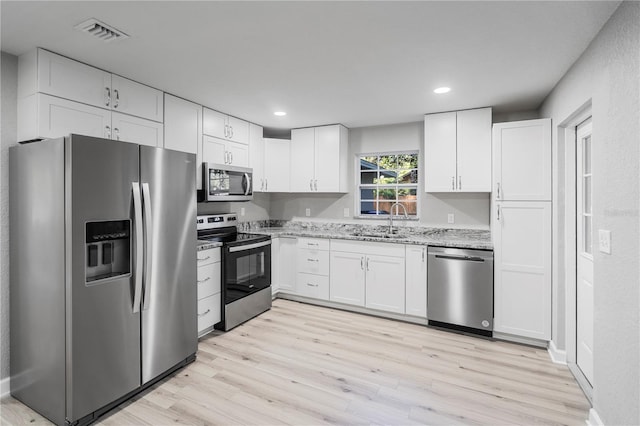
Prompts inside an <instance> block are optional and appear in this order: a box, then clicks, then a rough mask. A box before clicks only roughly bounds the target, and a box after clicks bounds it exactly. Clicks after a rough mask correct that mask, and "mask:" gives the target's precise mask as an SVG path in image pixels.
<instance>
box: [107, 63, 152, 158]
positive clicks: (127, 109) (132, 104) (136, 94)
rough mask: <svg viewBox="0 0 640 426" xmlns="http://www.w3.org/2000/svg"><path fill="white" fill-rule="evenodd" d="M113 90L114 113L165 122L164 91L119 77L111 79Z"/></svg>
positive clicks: (112, 107)
mask: <svg viewBox="0 0 640 426" xmlns="http://www.w3.org/2000/svg"><path fill="white" fill-rule="evenodd" d="M111 90H112V93H111V98H112V99H111V109H113V110H114V111H120V112H122V113H125V114H130V115H135V116H136V117H142V118H146V119H147V120H153V121H158V122H162V121H163V117H164V102H163V99H164V98H163V94H162V91H160V90H157V89H154V88H153V87H149V86H145V85H144V84H140V83H136V82H135V81H132V80H129V79H126V78H123V77H120V76H119V75H113V76H112V77H111ZM160 146H162V145H160Z"/></svg>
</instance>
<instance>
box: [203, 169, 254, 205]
mask: <svg viewBox="0 0 640 426" xmlns="http://www.w3.org/2000/svg"><path fill="white" fill-rule="evenodd" d="M202 173H203V176H202V186H203V190H204V201H249V200H252V199H253V176H252V174H253V170H252V169H250V168H247V167H236V166H230V165H228V164H214V163H203V164H202Z"/></svg>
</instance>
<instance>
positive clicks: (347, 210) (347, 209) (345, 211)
mask: <svg viewBox="0 0 640 426" xmlns="http://www.w3.org/2000/svg"><path fill="white" fill-rule="evenodd" d="M344 217H349V207H345V208H344Z"/></svg>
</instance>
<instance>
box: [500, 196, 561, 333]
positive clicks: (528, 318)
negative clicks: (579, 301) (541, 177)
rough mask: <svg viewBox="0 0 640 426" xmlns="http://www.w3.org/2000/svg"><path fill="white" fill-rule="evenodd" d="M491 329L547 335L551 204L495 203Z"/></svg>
mask: <svg viewBox="0 0 640 426" xmlns="http://www.w3.org/2000/svg"><path fill="white" fill-rule="evenodd" d="M494 208H495V216H494V223H493V224H492V231H493V239H494V253H495V266H494V270H495V275H494V304H495V325H494V331H496V332H500V333H507V334H512V335H516V336H521V337H530V338H534V339H540V340H550V339H551V203H550V202H539V201H534V202H520V201H505V202H500V203H496V205H495V206H494Z"/></svg>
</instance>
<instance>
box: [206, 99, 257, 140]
mask: <svg viewBox="0 0 640 426" xmlns="http://www.w3.org/2000/svg"><path fill="white" fill-rule="evenodd" d="M203 120H204V122H203V127H202V133H203V134H205V135H208V136H213V137H214V138H220V139H223V140H230V141H233V142H237V143H242V144H245V145H246V144H248V143H249V123H248V122H247V121H244V120H240V119H239V118H235V117H232V116H230V115H226V114H223V113H221V112H218V111H214V110H212V109H209V108H204V110H203Z"/></svg>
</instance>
